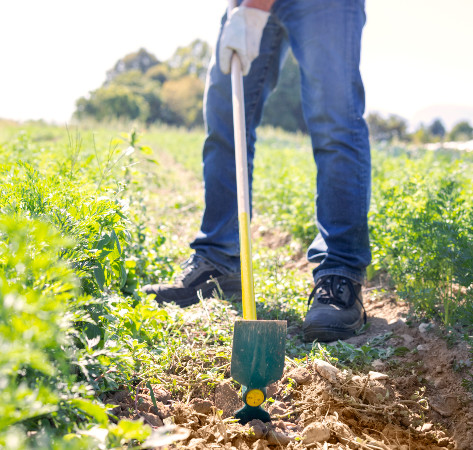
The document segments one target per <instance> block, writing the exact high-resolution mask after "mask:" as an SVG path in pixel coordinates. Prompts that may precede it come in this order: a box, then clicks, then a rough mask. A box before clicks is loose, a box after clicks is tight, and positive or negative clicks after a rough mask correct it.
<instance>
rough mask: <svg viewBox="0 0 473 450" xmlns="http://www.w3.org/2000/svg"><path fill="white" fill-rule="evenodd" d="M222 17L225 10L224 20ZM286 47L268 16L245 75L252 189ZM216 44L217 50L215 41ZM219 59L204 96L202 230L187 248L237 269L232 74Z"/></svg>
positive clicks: (278, 28) (281, 32) (213, 63)
mask: <svg viewBox="0 0 473 450" xmlns="http://www.w3.org/2000/svg"><path fill="white" fill-rule="evenodd" d="M224 22H225V16H224V19H223V20H222V25H223V24H224ZM219 39H220V37H219ZM287 48H288V43H287V39H286V36H285V33H284V30H283V29H282V28H281V26H280V24H279V23H278V22H277V21H275V20H273V18H270V19H269V21H268V24H267V25H266V28H265V30H264V32H263V37H262V41H261V48H260V55H259V56H258V58H257V59H256V60H255V61H254V62H253V64H252V66H251V70H250V73H249V74H248V75H247V76H246V77H244V80H243V83H244V93H245V94H244V95H245V98H244V101H245V119H246V137H247V144H248V153H247V156H248V158H247V159H248V173H249V179H250V193H251V184H252V183H251V182H252V172H253V157H254V151H255V141H256V127H257V126H258V125H259V123H260V121H261V116H262V111H263V105H264V101H265V99H266V98H267V97H268V95H269V94H270V92H271V91H272V90H273V89H274V87H275V86H276V83H277V79H278V74H279V69H280V66H281V62H282V59H283V58H284V55H285V53H286V50H287ZM216 49H217V52H218V43H217V46H216ZM217 61H218V54H217V55H215V56H214V57H213V58H212V61H211V64H210V67H209V70H208V74H207V81H206V91H205V97H204V117H205V124H206V138H205V141H204V147H203V170H204V184H205V211H204V214H203V218H202V224H201V228H200V231H199V232H198V234H197V236H196V238H195V240H194V241H193V242H192V243H191V248H192V249H194V250H195V251H196V253H197V254H199V255H201V256H203V257H204V258H206V259H207V260H209V261H211V262H212V263H213V264H214V265H215V266H216V267H217V268H219V269H220V270H221V271H223V272H237V271H239V270H240V244H239V234H238V207H237V195H236V176H235V150H234V138H233V112H232V91H231V77H230V75H224V74H223V73H222V72H221V71H220V68H219V67H218V63H217ZM250 195H251V194H250Z"/></svg>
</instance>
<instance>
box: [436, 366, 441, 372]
mask: <svg viewBox="0 0 473 450" xmlns="http://www.w3.org/2000/svg"><path fill="white" fill-rule="evenodd" d="M435 372H436V373H442V372H443V369H442V366H437V367H436V368H435Z"/></svg>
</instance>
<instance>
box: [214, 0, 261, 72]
mask: <svg viewBox="0 0 473 450" xmlns="http://www.w3.org/2000/svg"><path fill="white" fill-rule="evenodd" d="M269 16H270V13H269V12H266V11H262V10H261V9H256V8H249V7H246V6H240V7H239V8H234V9H233V10H232V12H231V15H230V18H229V19H227V22H226V23H225V26H224V27H223V32H222V36H221V38H220V46H219V65H220V70H221V71H222V72H223V73H225V74H229V73H230V69H231V60H232V55H233V52H234V51H235V52H237V54H238V56H239V58H240V61H241V68H242V72H243V75H247V74H248V72H249V71H250V67H251V63H252V62H253V60H254V59H255V58H256V57H257V56H258V55H259V48H260V44H261V37H262V35H263V29H264V27H265V26H266V22H267V21H268V18H269Z"/></svg>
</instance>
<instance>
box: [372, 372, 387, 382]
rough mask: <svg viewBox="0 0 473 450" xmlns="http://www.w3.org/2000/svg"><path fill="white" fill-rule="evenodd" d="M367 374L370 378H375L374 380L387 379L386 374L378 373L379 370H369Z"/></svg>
mask: <svg viewBox="0 0 473 450" xmlns="http://www.w3.org/2000/svg"><path fill="white" fill-rule="evenodd" d="M368 376H369V378H370V380H375V381H382V380H388V379H389V376H388V375H386V374H385V373H380V372H373V371H370V372H369V373H368Z"/></svg>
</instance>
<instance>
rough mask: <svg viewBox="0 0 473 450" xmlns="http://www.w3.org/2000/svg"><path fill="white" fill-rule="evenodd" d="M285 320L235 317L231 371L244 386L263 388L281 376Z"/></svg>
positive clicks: (234, 377) (283, 356)
mask: <svg viewBox="0 0 473 450" xmlns="http://www.w3.org/2000/svg"><path fill="white" fill-rule="evenodd" d="M286 328H287V323H286V321H285V320H238V321H236V322H235V327H234V330H233V348H232V364H231V375H232V377H233V379H235V380H236V381H238V382H239V383H240V384H242V385H243V386H247V387H255V388H256V387H258V388H262V387H265V386H268V385H270V384H271V383H274V382H275V381H277V380H279V379H280V378H281V377H282V374H283V371H284V358H285V349H286Z"/></svg>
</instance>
